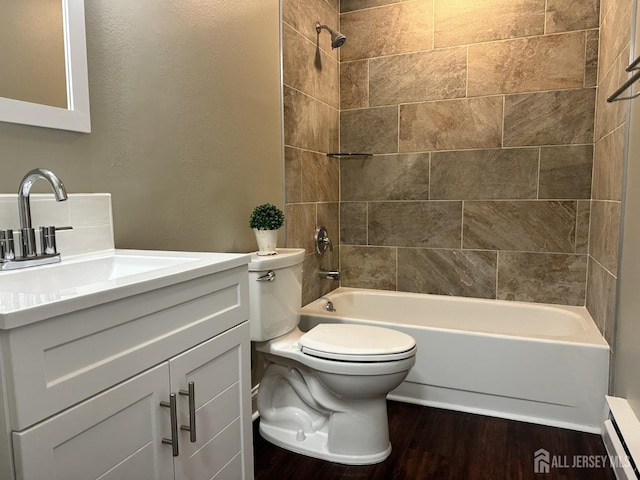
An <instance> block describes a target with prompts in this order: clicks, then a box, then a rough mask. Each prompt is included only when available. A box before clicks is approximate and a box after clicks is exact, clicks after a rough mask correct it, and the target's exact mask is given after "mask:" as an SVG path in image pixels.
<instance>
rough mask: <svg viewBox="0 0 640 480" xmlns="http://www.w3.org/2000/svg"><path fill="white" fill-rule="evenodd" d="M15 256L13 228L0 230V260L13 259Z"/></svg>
mask: <svg viewBox="0 0 640 480" xmlns="http://www.w3.org/2000/svg"><path fill="white" fill-rule="evenodd" d="M15 258H16V251H15V244H14V240H13V230H12V229H10V228H7V229H3V230H0V262H2V261H10V260H14V259H15Z"/></svg>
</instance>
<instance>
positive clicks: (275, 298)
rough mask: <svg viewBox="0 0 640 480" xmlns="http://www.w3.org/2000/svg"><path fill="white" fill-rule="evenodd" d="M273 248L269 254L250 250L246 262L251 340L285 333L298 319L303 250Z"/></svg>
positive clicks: (266, 338) (294, 325)
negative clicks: (247, 263) (259, 253)
mask: <svg viewBox="0 0 640 480" xmlns="http://www.w3.org/2000/svg"><path fill="white" fill-rule="evenodd" d="M276 251H277V252H278V253H277V254H276V255H269V256H258V255H257V254H256V253H252V254H251V261H250V262H249V307H250V314H249V315H250V317H249V326H250V330H251V340H252V341H256V342H262V341H265V340H270V339H272V338H276V337H279V336H280V335H284V334H285V333H288V332H290V331H291V330H293V329H294V328H296V327H297V326H298V322H299V321H300V307H301V306H302V263H303V261H304V255H305V250H304V249H303V248H278V249H277V250H276ZM270 272H272V273H270ZM269 279H271V280H269Z"/></svg>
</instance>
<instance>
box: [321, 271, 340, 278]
mask: <svg viewBox="0 0 640 480" xmlns="http://www.w3.org/2000/svg"><path fill="white" fill-rule="evenodd" d="M318 275H320V278H330V279H331V280H340V272H339V271H338V270H320V271H319V272H318Z"/></svg>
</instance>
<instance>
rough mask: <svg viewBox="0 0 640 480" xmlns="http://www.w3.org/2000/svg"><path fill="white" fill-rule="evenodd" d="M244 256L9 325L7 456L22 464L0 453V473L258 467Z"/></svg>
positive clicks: (185, 474)
mask: <svg viewBox="0 0 640 480" xmlns="http://www.w3.org/2000/svg"><path fill="white" fill-rule="evenodd" d="M237 263H238V262H236V265H235V266H233V265H232V267H231V268H227V269H224V270H220V271H218V272H214V273H212V274H207V275H203V276H194V277H193V278H190V279H187V280H185V281H181V282H179V283H176V284H171V285H167V286H164V287H161V288H154V289H152V290H149V291H143V292H140V293H137V294H135V295H133V296H126V297H123V298H119V299H115V300H113V301H110V302H107V303H102V304H99V305H95V306H92V307H90V308H85V309H81V310H78V311H72V312H69V313H66V314H63V315H59V316H56V317H54V318H49V319H45V320H41V321H38V322H34V323H30V324H27V325H24V326H21V327H17V328H12V329H6V330H0V349H1V352H2V356H1V357H0V362H1V363H0V374H1V376H2V383H1V384H0V389H1V390H2V396H1V397H0V402H1V403H0V406H2V409H3V410H4V414H5V415H4V418H3V419H2V420H3V422H0V423H4V424H5V425H4V427H5V428H4V430H5V432H6V436H3V438H2V439H0V458H1V459H2V460H4V459H5V458H8V459H9V461H10V462H11V464H12V466H13V468H7V467H9V466H8V465H2V462H0V478H2V479H4V478H11V477H12V476H13V477H15V479H16V480H49V479H53V478H56V479H64V480H74V479H78V480H80V479H82V480H85V479H104V480H106V479H109V480H115V479H118V480H134V479H135V480H137V479H141V480H146V479H150V480H151V479H158V480H174V479H175V480H192V479H193V480H196V479H200V478H203V479H205V478H206V479H211V478H216V479H251V478H253V450H252V427H251V405H250V403H251V400H250V341H249V323H248V317H249V305H248V291H247V289H248V276H247V269H246V261H242V262H239V263H240V265H237ZM190 383H191V384H192V386H191V389H192V391H191V393H194V396H193V401H191V400H192V398H191V396H190V395H189V393H190V386H189V384H190ZM172 394H174V395H175V406H176V408H175V421H176V428H177V436H176V437H174V435H172V433H175V432H172V415H173V412H172V408H170V407H169V406H167V405H170V403H171V402H170V397H171V395H172ZM194 411H195V415H194V416H193V418H194V419H195V439H193V438H192V435H191V432H190V431H189V430H188V429H190V428H191V418H192V415H191V413H192V412H194ZM182 427H184V428H182ZM163 439H165V441H164V442H163ZM192 440H194V441H192ZM172 441H173V442H176V441H177V452H175V451H174V446H173V445H172V444H171V442H172ZM3 452H4V453H3ZM175 453H177V455H174V454H175ZM2 457H4V458H2Z"/></svg>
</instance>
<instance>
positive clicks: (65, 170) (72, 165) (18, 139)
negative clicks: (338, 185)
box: [0, 0, 283, 251]
mask: <svg viewBox="0 0 640 480" xmlns="http://www.w3.org/2000/svg"><path fill="white" fill-rule="evenodd" d="M85 8H86V30H87V48H88V64H89V82H90V84H89V89H90V96H91V117H92V118H91V119H92V133H90V134H79V133H71V132H64V131H58V130H53V129H45V128H37V127H29V126H21V125H13V124H8V123H0V168H1V170H2V172H3V173H2V175H0V192H2V193H14V192H16V191H17V188H18V184H19V182H20V179H21V178H22V176H23V175H24V173H26V172H27V171H28V170H29V169H31V168H35V167H47V168H51V169H52V170H53V171H54V172H56V173H57V174H58V175H59V176H60V178H61V179H62V180H63V181H64V183H65V184H66V186H67V188H68V190H69V191H70V192H111V193H112V194H113V214H114V224H115V235H116V246H117V247H119V248H152V249H153V248H157V249H170V250H215V251H250V250H253V249H255V248H256V244H255V240H254V238H253V233H252V232H251V230H250V229H249V227H248V218H249V214H250V213H251V210H252V208H253V207H254V206H255V205H257V204H259V203H263V202H267V201H268V202H272V203H275V204H278V205H282V203H283V198H282V182H283V180H282V178H283V167H282V146H281V139H282V133H281V132H282V129H281V121H282V120H281V119H282V113H281V112H282V107H281V80H280V62H279V58H280V56H279V28H280V24H279V4H278V1H277V0H261V1H260V2H255V1H253V0H240V1H238V0H233V1H232V0H224V1H221V0H216V1H213V0H211V1H205V2H182V1H171V2H157V1H153V0H139V1H135V2H129V1H124V0H117V1H106V0H97V1H91V2H86V5H85ZM45 190H46V189H44V190H42V189H41V191H45ZM16 208H17V207H16Z"/></svg>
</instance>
